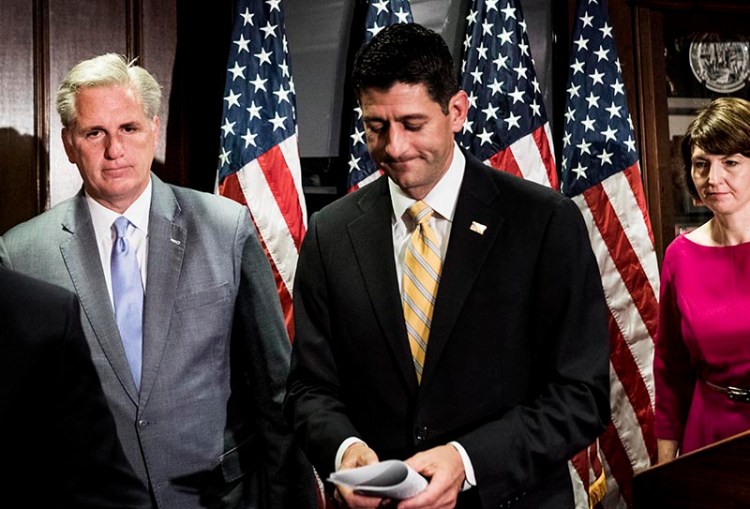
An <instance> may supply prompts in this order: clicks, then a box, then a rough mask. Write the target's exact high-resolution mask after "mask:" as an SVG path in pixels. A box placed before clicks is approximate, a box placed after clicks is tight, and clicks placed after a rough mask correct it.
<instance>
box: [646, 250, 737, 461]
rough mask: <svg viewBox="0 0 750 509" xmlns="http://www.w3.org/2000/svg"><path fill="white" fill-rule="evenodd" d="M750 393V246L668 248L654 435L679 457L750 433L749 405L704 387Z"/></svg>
mask: <svg viewBox="0 0 750 509" xmlns="http://www.w3.org/2000/svg"><path fill="white" fill-rule="evenodd" d="M706 381H708V382H711V383H713V384H716V385H718V386H721V387H728V386H734V387H740V388H743V389H750V243H745V244H740V245H738V246H729V247H708V246H701V245H699V244H696V243H694V242H692V241H690V240H688V239H687V238H685V237H684V236H680V237H678V238H676V239H675V240H674V241H673V242H672V244H670V246H669V247H668V248H667V251H666V254H665V256H664V263H663V266H662V273H661V300H660V308H659V328H658V332H657V339H656V352H655V357H654V383H655V391H656V422H655V426H656V436H657V438H662V439H668V440H677V441H678V442H680V443H681V452H682V453H686V452H690V451H692V450H694V449H697V448H699V447H703V446H704V445H707V444H710V443H712V442H716V441H717V440H721V439H723V438H727V437H730V436H732V435H735V434H737V433H740V432H743V431H746V430H748V429H750V403H743V402H737V401H732V400H730V399H729V398H728V397H727V395H726V394H723V393H720V392H717V391H715V390H713V389H711V388H710V387H709V386H708V385H706V383H705V382H706Z"/></svg>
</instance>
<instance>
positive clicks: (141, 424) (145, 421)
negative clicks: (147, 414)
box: [138, 419, 151, 428]
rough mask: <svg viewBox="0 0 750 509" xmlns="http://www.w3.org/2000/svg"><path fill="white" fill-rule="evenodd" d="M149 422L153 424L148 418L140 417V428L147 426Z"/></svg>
mask: <svg viewBox="0 0 750 509" xmlns="http://www.w3.org/2000/svg"><path fill="white" fill-rule="evenodd" d="M149 424H151V423H150V422H149V421H147V420H146V419H140V420H139V421H138V427H139V428H147V427H148V425H149Z"/></svg>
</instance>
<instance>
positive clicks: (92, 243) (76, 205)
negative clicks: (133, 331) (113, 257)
mask: <svg viewBox="0 0 750 509" xmlns="http://www.w3.org/2000/svg"><path fill="white" fill-rule="evenodd" d="M62 226H63V230H64V231H66V232H68V233H69V234H70V237H69V238H68V239H66V240H63V241H62V242H61V243H60V252H61V253H62V257H63V260H64V262H65V267H66V268H67V270H68V273H69V274H70V279H71V281H72V282H73V286H74V287H75V290H76V293H77V294H78V299H79V301H80V304H81V308H82V309H83V313H84V315H85V316H86V319H87V320H88V322H89V324H90V325H91V328H92V330H93V332H94V335H95V336H96V339H97V341H98V342H99V345H100V346H101V348H102V351H103V352H104V355H105V356H106V358H107V361H108V362H109V364H110V365H111V366H112V370H113V371H114V372H115V375H116V376H117V378H118V379H119V381H120V383H121V384H122V386H123V387H124V388H125V391H126V392H127V393H128V395H129V396H130V398H131V399H132V400H133V401H134V402H137V401H138V395H137V392H136V389H135V384H134V383H133V377H132V375H131V374H130V368H129V365H128V360H127V358H126V357H125V350H124V349H123V346H122V340H121V339H120V331H119V329H118V328H117V322H116V321H115V314H114V311H113V309H112V304H111V301H110V299H109V292H108V290H107V284H106V282H105V279H104V272H103V271H102V266H101V263H99V248H98V240H97V238H96V234H95V233H94V226H93V224H92V222H91V214H90V213H89V210H88V206H87V205H86V201H85V198H84V196H83V194H80V195H79V196H77V197H76V198H75V199H74V200H72V201H71V202H70V211H69V214H68V216H67V218H66V219H65V221H64V222H63V225H62Z"/></svg>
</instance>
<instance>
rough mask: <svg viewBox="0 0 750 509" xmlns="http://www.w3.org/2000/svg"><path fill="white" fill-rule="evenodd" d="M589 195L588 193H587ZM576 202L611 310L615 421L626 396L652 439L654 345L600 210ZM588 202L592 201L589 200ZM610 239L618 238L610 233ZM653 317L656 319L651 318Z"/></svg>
mask: <svg viewBox="0 0 750 509" xmlns="http://www.w3.org/2000/svg"><path fill="white" fill-rule="evenodd" d="M613 178H614V177H613ZM595 187H597V188H598V187H600V186H595ZM593 189H594V188H592V189H591V190H593ZM588 192H589V191H586V193H588ZM584 194H585V193H584ZM573 200H574V201H575V202H576V203H577V204H578V205H579V208H581V211H582V213H583V216H584V220H585V221H586V223H587V226H588V228H589V232H590V235H591V238H592V247H593V248H594V254H595V256H596V258H597V263H598V264H599V271H600V273H601V274H602V285H603V287H604V289H605V294H606V296H607V305H608V306H609V308H610V322H609V329H610V349H611V355H610V360H611V363H612V369H613V371H614V372H615V373H616V374H617V375H618V376H617V377H616V378H614V379H613V381H612V383H613V384H615V385H614V386H613V391H614V392H615V393H614V394H613V397H612V398H611V401H612V403H613V404H612V408H613V418H614V420H615V421H618V422H619V421H621V420H622V419H625V417H624V416H620V415H619V414H618V410H619V409H620V408H621V407H620V402H621V398H620V395H621V394H624V395H626V396H627V398H628V400H629V401H630V402H631V404H630V406H632V407H633V408H638V409H639V412H638V417H637V418H633V419H627V420H628V421H633V422H632V425H634V426H640V427H639V432H641V428H642V429H643V431H644V432H645V433H646V435H647V436H649V435H650V434H651V433H652V431H653V430H652V424H653V423H652V421H653V408H652V406H651V401H652V400H653V381H652V379H653V377H652V374H651V362H652V359H653V343H652V341H651V336H650V335H649V330H648V327H647V325H646V323H645V322H644V320H643V318H642V315H641V313H640V312H639V304H638V303H637V302H635V301H634V300H633V294H632V293H631V292H630V291H629V290H628V288H627V286H626V283H625V281H624V279H623V276H622V274H621V272H620V271H618V270H617V267H616V265H617V263H616V262H615V260H614V259H613V258H612V256H611V254H612V251H611V250H610V248H609V246H608V245H607V242H606V241H605V237H604V236H602V234H601V232H600V230H599V229H598V225H597V226H595V224H596V217H597V216H596V213H597V210H596V209H595V210H593V211H592V209H591V208H589V207H588V206H587V205H581V202H582V201H583V198H582V197H580V196H578V197H575V198H573ZM597 200H598V201H597V202H596V203H598V204H600V205H602V204H603V202H608V201H609V198H608V196H607V195H606V194H604V195H601V196H599V197H598V198H597ZM586 201H587V202H589V201H593V200H592V199H591V198H589V197H587V198H586ZM600 208H601V207H600ZM599 213H601V211H599ZM608 224H609V225H612V224H617V227H620V226H619V220H618V219H616V218H615V219H613V220H610V221H609V222H608ZM620 235H624V233H622V232H620ZM608 237H609V238H613V237H617V236H616V235H613V234H612V233H611V232H610V234H609V235H608ZM642 305H645V306H651V307H653V306H655V305H656V304H655V302H646V303H645V304H643V303H641V304H640V306H642ZM647 315H648V313H647ZM650 316H651V318H655V317H653V315H652V314H651V315H650ZM622 331H627V332H628V334H627V336H624V335H623V332H622ZM654 446H655V443H654V442H653V441H649V444H647V445H644V446H643V448H645V449H644V450H645V451H646V456H647V457H652V456H653V452H654V450H653V447H654Z"/></svg>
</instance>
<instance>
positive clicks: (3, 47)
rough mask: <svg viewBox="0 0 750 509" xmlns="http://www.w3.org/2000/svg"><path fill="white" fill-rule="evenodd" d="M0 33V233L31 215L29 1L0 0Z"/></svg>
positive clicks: (31, 26)
mask: <svg viewBox="0 0 750 509" xmlns="http://www.w3.org/2000/svg"><path fill="white" fill-rule="evenodd" d="M2 12H3V16H2V17H3V20H2V28H1V29H0V34H2V43H1V44H0V90H2V93H0V182H1V183H2V194H0V234H1V233H3V232H5V230H7V229H8V228H9V227H10V226H12V225H14V224H17V223H19V222H21V221H23V220H26V219H29V218H30V217H32V216H34V215H36V213H37V212H38V210H39V205H38V203H37V195H38V193H37V164H36V158H35V147H36V146H37V144H38V142H39V140H38V139H37V138H36V137H35V136H34V134H35V133H34V118H35V116H34V45H33V36H32V35H31V34H33V33H34V18H33V2H29V1H28V0H3V7H2Z"/></svg>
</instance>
